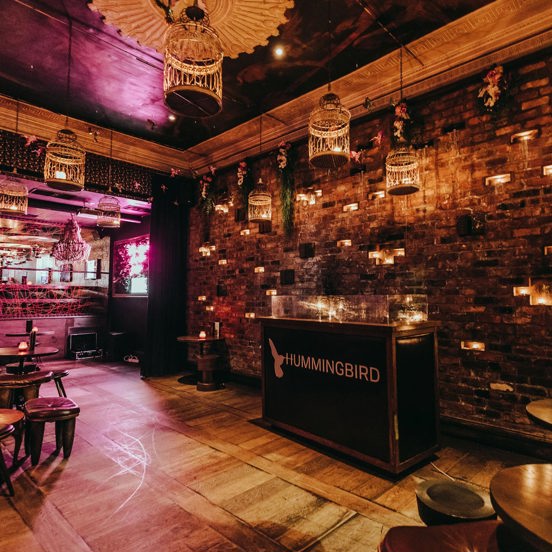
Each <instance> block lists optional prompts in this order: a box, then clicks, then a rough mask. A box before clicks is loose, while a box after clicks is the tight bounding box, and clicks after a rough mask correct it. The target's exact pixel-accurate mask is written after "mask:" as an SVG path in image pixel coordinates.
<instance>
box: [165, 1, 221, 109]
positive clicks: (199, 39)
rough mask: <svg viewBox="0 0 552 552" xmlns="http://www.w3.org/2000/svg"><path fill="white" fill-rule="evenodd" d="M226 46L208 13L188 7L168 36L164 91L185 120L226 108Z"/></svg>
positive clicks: (166, 38)
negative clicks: (224, 60) (223, 74)
mask: <svg viewBox="0 0 552 552" xmlns="http://www.w3.org/2000/svg"><path fill="white" fill-rule="evenodd" d="M223 57H224V54H223V52H222V44H221V42H220V39H219V37H218V35H217V33H216V32H215V30H214V29H213V28H212V27H211V26H210V25H209V19H208V17H207V15H206V14H205V12H204V11H203V10H202V9H201V8H200V7H199V6H198V5H197V0H195V2H194V5H193V6H188V7H187V8H186V9H185V10H184V11H183V12H182V14H181V15H180V17H179V18H178V19H177V20H176V21H174V22H173V23H171V25H170V26H169V28H168V29H167V32H166V34H165V64H164V79H163V90H164V92H165V103H166V104H167V106H168V107H169V108H170V109H171V110H172V111H174V112H175V113H178V114H180V115H184V116H185V117H210V116H212V115H215V114H216V113H218V112H219V111H220V110H221V109H222V59H223Z"/></svg>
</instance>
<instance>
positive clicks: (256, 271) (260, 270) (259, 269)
mask: <svg viewBox="0 0 552 552" xmlns="http://www.w3.org/2000/svg"><path fill="white" fill-rule="evenodd" d="M262 272H264V266H256V267H255V274H261V273H262Z"/></svg>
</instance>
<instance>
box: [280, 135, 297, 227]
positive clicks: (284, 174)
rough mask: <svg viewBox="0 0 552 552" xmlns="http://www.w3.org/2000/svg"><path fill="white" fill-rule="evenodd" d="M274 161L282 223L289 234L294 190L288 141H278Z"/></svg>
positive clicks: (291, 225) (291, 155) (291, 154)
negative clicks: (277, 172)
mask: <svg viewBox="0 0 552 552" xmlns="http://www.w3.org/2000/svg"><path fill="white" fill-rule="evenodd" d="M276 161H277V163H278V170H279V172H280V184H281V186H280V200H281V203H282V224H283V226H284V233H285V235H286V236H290V235H291V233H292V232H293V205H294V197H293V196H294V191H295V179H294V177H293V161H294V159H293V151H292V148H291V144H290V143H289V142H280V143H279V144H278V153H277V154H276Z"/></svg>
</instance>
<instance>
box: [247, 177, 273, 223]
mask: <svg viewBox="0 0 552 552" xmlns="http://www.w3.org/2000/svg"><path fill="white" fill-rule="evenodd" d="M247 203H248V207H247V219H248V220H249V222H263V221H267V220H272V195H271V194H270V191H269V189H268V187H267V186H266V184H264V182H263V179H262V178H259V181H258V182H257V184H256V185H255V187H254V188H253V190H252V191H251V193H250V194H249V197H248V202H247Z"/></svg>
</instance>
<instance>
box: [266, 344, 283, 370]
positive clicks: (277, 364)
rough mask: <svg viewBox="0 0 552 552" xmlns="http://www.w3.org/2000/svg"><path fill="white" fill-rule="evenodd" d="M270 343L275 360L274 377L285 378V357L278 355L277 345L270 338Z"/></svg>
mask: <svg viewBox="0 0 552 552" xmlns="http://www.w3.org/2000/svg"><path fill="white" fill-rule="evenodd" d="M268 342H269V343H270V350H271V352H272V358H273V359H274V375H275V376H276V377H277V378H282V377H284V371H283V370H282V364H283V363H284V360H285V357H284V356H283V355H281V354H280V353H278V351H277V350H276V345H274V343H273V342H272V339H270V338H268Z"/></svg>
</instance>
